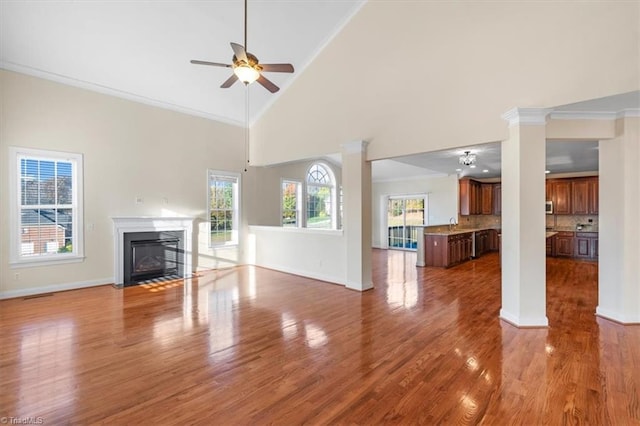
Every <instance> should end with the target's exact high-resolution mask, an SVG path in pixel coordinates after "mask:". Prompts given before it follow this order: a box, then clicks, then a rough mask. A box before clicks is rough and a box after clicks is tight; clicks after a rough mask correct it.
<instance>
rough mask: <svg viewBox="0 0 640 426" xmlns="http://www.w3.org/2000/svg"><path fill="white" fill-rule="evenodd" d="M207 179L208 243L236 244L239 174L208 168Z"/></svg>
mask: <svg viewBox="0 0 640 426" xmlns="http://www.w3.org/2000/svg"><path fill="white" fill-rule="evenodd" d="M208 181H209V183H208V185H209V224H210V229H211V234H210V235H211V240H210V244H211V246H212V247H213V246H220V245H234V244H238V220H239V217H240V215H239V208H238V206H239V196H238V194H239V185H240V175H239V174H236V173H228V172H217V171H213V170H210V171H209V176H208Z"/></svg>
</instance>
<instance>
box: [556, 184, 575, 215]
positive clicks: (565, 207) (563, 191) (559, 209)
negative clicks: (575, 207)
mask: <svg viewBox="0 0 640 426" xmlns="http://www.w3.org/2000/svg"><path fill="white" fill-rule="evenodd" d="M552 185H553V188H552V191H553V198H552V201H553V214H571V212H572V210H571V201H572V200H571V180H570V179H562V180H557V181H554V182H553V183H552Z"/></svg>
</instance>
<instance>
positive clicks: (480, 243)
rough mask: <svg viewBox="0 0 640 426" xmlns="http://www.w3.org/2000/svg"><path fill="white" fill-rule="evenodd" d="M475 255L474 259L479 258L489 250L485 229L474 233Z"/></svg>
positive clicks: (487, 232) (486, 230)
mask: <svg viewBox="0 0 640 426" xmlns="http://www.w3.org/2000/svg"><path fill="white" fill-rule="evenodd" d="M475 238H476V241H475V242H476V253H475V257H480V256H482V255H483V254H485V253H486V252H488V251H490V250H491V246H490V243H489V230H488V229H485V230H482V231H476V233H475Z"/></svg>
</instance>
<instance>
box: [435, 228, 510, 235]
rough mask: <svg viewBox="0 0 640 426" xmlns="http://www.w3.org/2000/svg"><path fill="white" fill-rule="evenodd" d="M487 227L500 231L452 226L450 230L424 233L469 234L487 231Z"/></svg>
mask: <svg viewBox="0 0 640 426" xmlns="http://www.w3.org/2000/svg"><path fill="white" fill-rule="evenodd" d="M489 229H495V230H496V231H498V232H500V228H454V229H452V230H451V231H435V232H425V233H424V235H458V234H469V233H471V232H478V231H487V230H489Z"/></svg>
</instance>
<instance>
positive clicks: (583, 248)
mask: <svg viewBox="0 0 640 426" xmlns="http://www.w3.org/2000/svg"><path fill="white" fill-rule="evenodd" d="M574 248H575V253H574V257H576V258H578V259H597V258H598V233H597V232H576V237H575V244H574Z"/></svg>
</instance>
